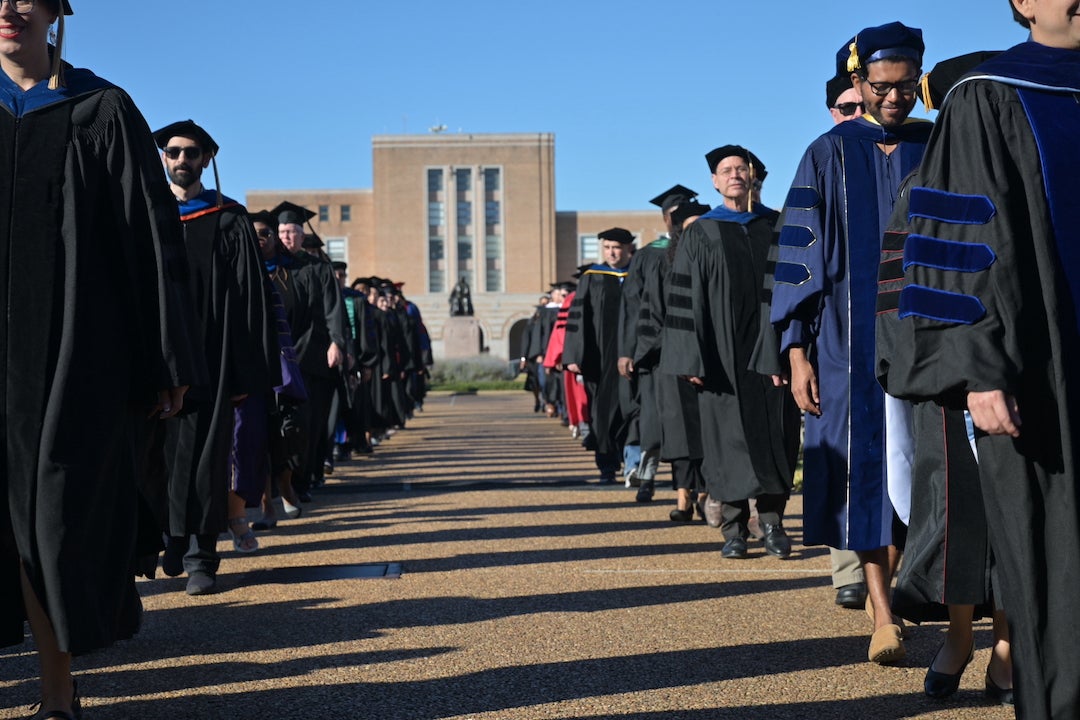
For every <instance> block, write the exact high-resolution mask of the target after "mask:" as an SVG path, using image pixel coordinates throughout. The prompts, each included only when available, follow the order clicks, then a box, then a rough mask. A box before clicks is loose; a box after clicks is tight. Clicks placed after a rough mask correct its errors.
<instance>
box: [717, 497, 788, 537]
mask: <svg viewBox="0 0 1080 720" xmlns="http://www.w3.org/2000/svg"><path fill="white" fill-rule="evenodd" d="M755 500H756V501H757V512H758V522H759V523H760V524H761V529H762V530H764V529H765V526H766V525H779V524H780V523H781V522H782V521H783V519H784V508H785V507H787V501H788V496H787V495H758V496H757V498H755ZM749 522H750V501H749V500H734V501H732V502H727V501H724V507H723V524H721V526H720V529H721V530H722V531H723V533H724V539H725V540H731V539H732V538H736V537H741V538H744V539H745V538H747V537H749V535H750V530H749V529H748V528H747V523H749Z"/></svg>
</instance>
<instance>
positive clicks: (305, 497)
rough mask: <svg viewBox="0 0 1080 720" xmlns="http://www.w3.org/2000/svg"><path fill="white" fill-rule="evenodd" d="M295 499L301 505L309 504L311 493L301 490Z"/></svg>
mask: <svg viewBox="0 0 1080 720" xmlns="http://www.w3.org/2000/svg"><path fill="white" fill-rule="evenodd" d="M296 499H297V500H299V501H300V502H302V503H309V502H311V493H310V492H308V491H307V490H301V491H299V492H298V493H296Z"/></svg>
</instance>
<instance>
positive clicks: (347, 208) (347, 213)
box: [341, 205, 352, 222]
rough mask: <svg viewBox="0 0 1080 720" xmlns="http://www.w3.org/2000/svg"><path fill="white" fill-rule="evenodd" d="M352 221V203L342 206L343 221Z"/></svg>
mask: <svg viewBox="0 0 1080 720" xmlns="http://www.w3.org/2000/svg"><path fill="white" fill-rule="evenodd" d="M351 221H352V205H342V206H341V222H351Z"/></svg>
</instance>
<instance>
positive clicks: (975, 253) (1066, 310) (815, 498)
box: [520, 0, 1080, 718]
mask: <svg viewBox="0 0 1080 720" xmlns="http://www.w3.org/2000/svg"><path fill="white" fill-rule="evenodd" d="M1005 12H1006V11H1005V9H1004V6H1002V7H1001V13H1002V14H1003V15H1004V13H1005ZM1010 12H1011V13H1012V18H1013V20H1015V21H1016V22H1018V23H1019V24H1020V25H1022V26H1023V27H1024V28H1026V29H1027V30H1029V31H1030V35H1029V39H1028V41H1027V42H1024V43H1021V44H1019V45H1017V46H1015V47H1013V48H1011V49H1010V50H1008V51H1004V52H996V51H987V52H977V53H971V54H968V55H964V56H959V57H955V58H952V59H950V60H948V61H945V62H942V63H939V64H938V65H937V66H936V67H935V68H933V70H932V71H930V72H928V73H924V72H923V54H924V51H925V45H924V42H923V37H922V32H921V31H920V30H918V29H916V28H911V27H907V26H905V25H903V24H901V23H899V22H893V23H888V24H885V25H881V26H877V27H869V28H865V29H862V30H860V31H859V32H858V33H856V34H855V35H854V36H852V37H850V38H849V39H848V40H847V41H846V42H844V43H843V45H842V46H841V47H840V49H839V51H838V53H837V55H836V65H835V75H834V76H833V77H831V78H829V79H828V80H827V81H826V83H825V89H826V92H825V94H826V107H827V108H828V110H829V112H830V114H831V116H832V120H833V123H834V124H833V127H832V128H831V129H829V130H828V131H827V132H825V133H824V134H823V135H822V136H821V137H819V138H818V139H817V140H815V141H814V142H813V143H812V144H811V145H810V146H809V147H808V148H807V150H806V152H805V154H804V155H803V158H802V160H801V162H800V164H799V167H798V169H797V172H796V176H795V178H794V179H793V180H792V182H791V184H790V190H789V192H788V194H787V196H786V198H785V202H784V207H783V208H782V210H781V211H780V212H777V211H774V210H771V209H769V208H767V207H765V206H764V205H762V204H761V201H760V190H761V185H762V183H763V182H764V181H765V179H766V176H767V170H766V167H765V164H764V162H762V160H761V159H760V158H758V157H757V156H756V155H755V154H754V153H753V152H751V151H750V150H749V149H747V148H744V147H741V146H739V145H734V144H731V145H724V146H720V147H717V148H715V149H713V150H711V151H709V152H708V153H707V154H706V162H707V165H708V171H709V174H710V176H711V181H712V184H713V187H714V188H715V189H716V191H717V193H718V194H719V196H720V199H719V201H718V204H717V206H716V207H710V206H709V205H706V204H703V203H702V202H701V201H700V200H699V199H698V197H697V193H695V192H694V191H692V190H690V189H688V188H687V187H685V186H683V185H681V184H679V185H675V186H673V187H672V188H670V189H669V190H667V191H665V192H663V193H661V194H660V195H658V196H657V197H655V198H653V199H652V201H651V202H652V203H653V204H655V205H657V206H659V207H660V208H661V211H662V212H663V217H664V221H665V223H666V224H667V229H668V232H667V235H666V237H662V238H660V239H659V240H656V241H654V242H652V243H650V244H648V245H645V246H644V247H640V248H635V245H634V243H635V241H636V240H637V238H634V237H633V235H632V234H631V233H630V232H629V231H627V230H625V229H623V228H611V229H609V230H607V231H604V232H602V233H600V234H599V236H598V240H599V243H600V253H601V258H599V259H598V261H597V262H596V263H594V264H589V265H586V266H583V267H581V268H579V272H578V273H577V274H576V275H575V279H576V280H577V283H576V285H575V284H572V283H570V282H569V281H567V282H562V283H556V284H553V285H552V291H551V293H550V294H547V295H545V296H544V297H542V298H541V303H540V305H539V306H538V308H537V313H536V315H535V316H534V318H533V320H532V322H531V323H530V326H529V329H528V331H527V332H526V333H525V337H524V340H523V344H522V351H521V360H520V363H521V367H522V369H525V370H526V371H527V372H528V373H529V379H528V385H527V388H528V389H530V390H532V391H533V392H534V393H535V402H534V411H536V412H540V411H542V410H543V411H546V414H547V415H549V416H551V417H559V418H560V419H561V420H562V422H563V424H564V425H569V426H570V428H571V434H572V436H573V437H575V438H582V439H583V440H582V444H583V445H584V446H585V447H586V448H587V449H589V450H592V451H593V453H594V455H595V460H596V466H597V469H598V471H599V478H598V481H599V482H600V483H615V482H617V481H618V480H619V473H620V470H621V472H622V478H623V479H624V481H625V484H626V486H627V487H635V488H636V495H635V499H636V500H637V501H638V502H650V501H652V500H653V497H654V495H655V492H656V480H655V478H656V470H657V465H658V463H659V462H666V463H670V465H671V476H672V485H673V489H674V490H675V492H676V507H675V508H674V509H673V510H671V512H670V515H669V517H670V519H671V520H672V521H676V522H692V521H693V520H694V518H695V515H696V516H697V517H699V518H701V519H703V520H704V521H705V524H706V525H708V526H711V527H714V528H719V529H720V530H721V533H722V536H723V537H722V543H723V544H722V546H721V547H720V556H721V557H722V558H725V559H731V560H744V559H747V558H752V557H755V556H756V555H757V554H756V553H754V552H752V551H751V547H752V543H753V542H754V541H755V538H756V539H758V540H760V541H761V542H762V545H763V548H764V551H765V553H766V554H768V555H772V556H775V557H778V558H788V557H790V556H791V554H792V545H791V540H790V538H789V537H788V536H787V533H786V531H785V529H784V526H783V519H784V511H785V508H786V503H787V501H788V499H789V497H790V493H791V490H792V484H793V483H792V481H793V476H794V473H795V470H796V463H797V461H798V458H799V450H800V445H801V449H802V455H801V457H802V482H803V485H802V499H803V537H802V541H803V543H804V544H805V545H824V546H828V547H829V548H830V553H831V555H832V566H833V586H834V588H836V591H837V595H836V603H837V604H838V605H842V606H845V607H851V608H865V610H866V613H867V615H868V617H869V620H870V623H871V625H870V627H871V634H870V640H869V647H868V654H867V656H868V659H869V660H870V661H871V662H875V663H880V664H885V665H892V664H895V663H897V662H899V661H900V660H902V659H903V658H904V657H905V654H906V650H905V646H904V639H905V637H906V635H907V633H908V632H910V629H909V627H908V626H907V624H906V623H905V621H907V622H908V623H916V624H920V623H923V622H928V621H947V622H948V626H947V630H946V632H945V635H944V640H943V642H942V644H941V646H940V648H939V650H938V651H937V653H936V654H935V656H934V659H933V661H932V663H931V665H930V667H929V668H928V669H927V671H926V676H925V681H924V685H925V692H926V694H927V695H928V696H930V697H934V698H940V699H944V698H947V697H949V696H951V695H953V694H954V693H955V692H956V690H957V689H958V687H959V685H960V680H961V677H962V676H963V673H964V670H965V669H966V667H967V666H968V664H969V663H970V662H971V660H972V659H973V657H974V651H975V635H974V631H973V626H972V623H973V621H974V620H975V619H978V618H982V617H987V618H991V619H992V637H993V642H992V652H991V654H990V662H989V664H988V666H987V667H986V668H985V675H984V684H985V692H986V695H987V697H988V698H989V700H990V701H991V702H994V703H1002V704H1008V705H1013V704H1015V705H1016V708H1017V716H1018V717H1024V718H1075V717H1080V651H1078V649H1077V646H1076V644H1075V642H1074V640H1073V639H1072V638H1073V634H1074V632H1075V630H1076V629H1077V625H1078V622H1080V606H1078V603H1077V602H1076V601H1075V593H1074V588H1075V580H1076V578H1077V577H1080V562H1078V561H1077V559H1076V553H1077V551H1078V550H1080V509H1078V506H1077V502H1076V500H1077V491H1076V471H1077V464H1076V456H1075V454H1074V448H1075V447H1077V440H1078V437H1077V436H1078V429H1077V426H1076V418H1077V413H1078V410H1080V402H1078V400H1077V390H1076V388H1075V387H1074V384H1075V381H1073V380H1072V378H1073V376H1074V374H1073V373H1072V372H1071V370H1070V368H1071V367H1073V366H1074V365H1075V363H1076V362H1077V353H1078V352H1080V320H1078V319H1077V318H1078V317H1080V289H1078V288H1080V280H1077V278H1080V251H1077V250H1076V248H1077V247H1080V245H1078V243H1080V235H1078V233H1080V210H1076V209H1075V208H1076V204H1075V203H1073V202H1072V201H1071V199H1070V198H1071V197H1073V196H1075V193H1076V191H1077V190H1080V180H1077V178H1078V177H1080V176H1078V175H1077V173H1076V172H1075V167H1076V162H1077V161H1078V160H1080V143H1076V142H1075V136H1076V131H1077V130H1078V129H1080V104H1078V103H1077V98H1080V52H1078V51H1080V10H1078V9H1077V7H1076V3H1075V2H1072V3H1070V2H1065V1H1064V0H1061V1H1054V0H1014V1H1013V2H1011V3H1010ZM917 97H919V98H921V99H922V101H923V102H924V104H925V105H926V107H927V109H928V110H940V114H939V116H938V118H937V122H936V123H931V122H929V121H923V120H917V119H914V118H912V117H910V113H911V112H912V110H913V109H914V107H915V103H916V98H917ZM1021 418H1022V422H1021Z"/></svg>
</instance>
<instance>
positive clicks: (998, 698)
mask: <svg viewBox="0 0 1080 720" xmlns="http://www.w3.org/2000/svg"><path fill="white" fill-rule="evenodd" d="M984 692H985V694H986V697H988V698H990V699H991V700H993V701H994V702H996V703H997V704H998V705H1012V704H1014V703H1013V700H1014V697H1013V689H1012V688H1003V687H999V686H998V684H997V683H996V682H994V679H993V678H992V677H990V668H989V667H987V668H986V690H985V691H984Z"/></svg>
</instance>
